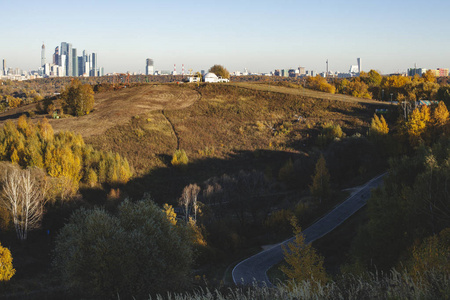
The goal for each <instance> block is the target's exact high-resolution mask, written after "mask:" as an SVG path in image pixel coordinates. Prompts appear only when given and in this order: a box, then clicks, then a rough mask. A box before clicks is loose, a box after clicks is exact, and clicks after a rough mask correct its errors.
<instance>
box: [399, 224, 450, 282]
mask: <svg viewBox="0 0 450 300" xmlns="http://www.w3.org/2000/svg"><path fill="white" fill-rule="evenodd" d="M408 264H409V272H410V274H411V275H412V276H413V278H415V279H416V280H420V279H426V278H427V277H426V273H427V272H430V271H435V272H436V271H437V272H440V273H442V274H445V275H446V276H448V275H450V228H446V229H444V230H442V231H441V232H440V233H439V234H438V235H433V236H431V237H428V238H426V239H425V240H423V241H422V243H420V244H419V245H415V246H414V247H413V248H412V251H411V258H410V260H409V263H408Z"/></svg>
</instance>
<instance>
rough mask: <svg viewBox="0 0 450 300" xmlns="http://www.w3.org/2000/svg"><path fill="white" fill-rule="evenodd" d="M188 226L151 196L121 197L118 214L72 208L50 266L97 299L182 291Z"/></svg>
mask: <svg viewBox="0 0 450 300" xmlns="http://www.w3.org/2000/svg"><path fill="white" fill-rule="evenodd" d="M189 239H190V236H189V233H188V230H187V229H186V227H177V226H174V225H173V224H172V223H171V222H170V221H169V219H168V218H167V217H166V215H165V213H164V212H163V211H162V210H161V209H160V208H159V207H157V206H156V205H155V204H154V203H153V202H152V201H150V200H149V199H145V200H142V201H139V202H136V203H132V202H129V201H128V200H125V201H124V202H123V203H122V204H121V205H120V206H119V210H118V215H111V214H109V213H107V212H106V211H105V210H103V209H99V208H96V209H93V210H86V209H80V210H78V211H76V212H75V213H74V214H73V215H72V216H71V218H70V220H69V222H68V223H67V224H66V225H65V226H64V227H63V229H62V230H61V232H60V233H59V235H58V236H57V238H56V247H55V257H54V261H53V263H54V266H55V267H56V269H57V270H58V271H59V272H60V274H61V277H62V279H63V282H64V283H65V284H67V286H68V287H69V288H71V289H74V290H78V291H85V292H90V293H92V296H97V297H101V298H105V297H117V296H118V295H120V296H122V297H124V296H128V297H130V296H140V297H142V296H144V295H148V294H149V293H153V292H164V291H166V290H171V291H176V290H180V289H181V288H183V287H184V286H186V285H187V283H188V277H189V273H190V268H191V264H192V249H191V244H190V240H189Z"/></svg>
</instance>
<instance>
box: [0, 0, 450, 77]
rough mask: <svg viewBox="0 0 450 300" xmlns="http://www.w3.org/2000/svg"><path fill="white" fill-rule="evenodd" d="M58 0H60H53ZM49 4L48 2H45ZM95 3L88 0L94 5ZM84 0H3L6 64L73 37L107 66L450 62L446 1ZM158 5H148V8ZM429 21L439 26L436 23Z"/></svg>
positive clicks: (397, 68) (336, 67)
mask: <svg viewBox="0 0 450 300" xmlns="http://www.w3.org/2000/svg"><path fill="white" fill-rule="evenodd" d="M54 3H58V5H52V4H54ZM42 4H44V5H42ZM88 4H89V5H88ZM120 4H121V3H120V2H118V1H96V2H95V3H92V4H91V2H88V1H80V3H77V7H78V6H79V7H89V9H88V10H85V11H83V14H64V13H63V12H64V11H65V10H67V11H70V10H71V9H74V8H72V7H71V6H70V5H71V4H69V3H60V2H56V1H43V3H42V2H32V1H23V2H21V4H18V3H14V2H7V3H4V5H3V6H4V11H5V12H7V13H6V14H4V16H2V18H1V20H0V23H2V25H3V27H4V28H5V30H3V32H2V35H3V37H2V43H1V46H0V58H1V59H5V60H6V61H7V62H8V66H10V67H17V68H21V69H24V70H35V69H38V67H39V62H40V59H41V52H40V48H41V46H42V41H44V43H45V45H46V51H47V52H46V58H47V61H49V60H50V59H49V57H51V54H52V47H53V45H59V43H60V42H61V41H71V43H72V44H74V45H75V44H76V45H80V46H81V47H80V48H82V49H89V52H94V53H101V54H102V55H101V60H102V65H103V66H104V68H105V73H110V72H119V73H124V72H127V71H129V72H140V73H145V71H146V70H145V60H146V59H147V58H148V57H151V58H152V59H153V60H154V68H155V70H171V69H172V68H173V65H174V64H176V65H177V66H181V64H184V65H185V66H186V68H187V69H189V68H192V69H194V70H197V71H198V70H201V69H208V68H209V67H210V66H212V65H214V64H222V65H224V66H225V67H227V69H228V70H229V71H237V70H239V71H242V70H243V69H244V68H247V69H248V70H249V71H252V72H270V71H273V70H274V69H280V68H286V69H287V68H297V67H299V66H304V67H306V68H307V69H311V70H315V71H316V72H318V73H320V72H323V71H325V69H326V61H327V60H328V61H329V70H330V71H339V72H346V71H348V68H349V66H350V65H352V64H354V63H355V59H356V58H357V57H361V58H363V60H364V65H363V70H364V71H368V70H370V69H376V70H379V71H381V72H382V73H395V72H405V71H406V70H407V69H408V68H412V67H413V66H414V64H415V63H417V66H420V67H423V68H434V69H436V68H443V67H444V68H446V67H449V65H450V61H449V60H448V58H447V55H446V50H447V48H448V46H450V41H448V39H445V38H444V37H443V35H442V29H441V28H446V27H447V25H450V19H449V17H448V16H447V11H448V9H449V8H450V3H447V2H446V1H436V0H435V1H428V2H426V3H422V2H420V1H390V2H388V1H385V0H381V1H378V2H376V3H361V2H360V1H346V2H344V3H335V2H333V1H315V2H306V1H281V2H277V4H273V3H272V2H270V1H246V2H242V1H241V2H237V1H228V2H226V3H211V2H208V1H196V2H195V3H185V2H182V1H168V2H164V3H160V2H156V1H145V2H144V1H136V0H132V1H129V2H127V5H126V6H124V7H123V8H122V7H120V9H118V7H119V5H120ZM149 12H151V13H149ZM430 25H432V26H430Z"/></svg>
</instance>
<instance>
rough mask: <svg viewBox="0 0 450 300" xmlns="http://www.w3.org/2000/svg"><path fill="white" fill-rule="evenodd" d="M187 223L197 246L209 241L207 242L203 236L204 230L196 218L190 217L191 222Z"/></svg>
mask: <svg viewBox="0 0 450 300" xmlns="http://www.w3.org/2000/svg"><path fill="white" fill-rule="evenodd" d="M187 225H188V227H189V229H190V232H191V238H192V242H193V244H194V245H196V246H206V245H207V242H206V240H205V238H204V237H203V234H202V230H201V228H200V227H199V226H198V225H197V222H196V221H195V220H194V219H192V218H189V222H188V224H187Z"/></svg>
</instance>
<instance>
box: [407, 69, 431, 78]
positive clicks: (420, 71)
mask: <svg viewBox="0 0 450 300" xmlns="http://www.w3.org/2000/svg"><path fill="white" fill-rule="evenodd" d="M426 71H427V69H423V68H417V67H414V69H408V76H411V77H414V76H415V75H419V76H422V74H423V73H425V72H426Z"/></svg>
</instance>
